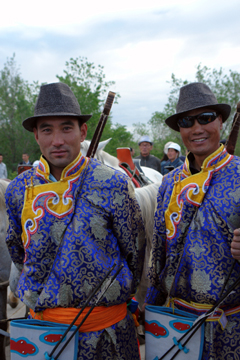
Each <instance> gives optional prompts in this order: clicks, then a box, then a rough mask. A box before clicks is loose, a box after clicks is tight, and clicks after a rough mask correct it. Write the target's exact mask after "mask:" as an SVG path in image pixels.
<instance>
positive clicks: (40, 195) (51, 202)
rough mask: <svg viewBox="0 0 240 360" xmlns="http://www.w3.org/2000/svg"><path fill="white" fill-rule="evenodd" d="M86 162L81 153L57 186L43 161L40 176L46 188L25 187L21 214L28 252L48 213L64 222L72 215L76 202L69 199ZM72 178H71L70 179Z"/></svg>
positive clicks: (65, 171)
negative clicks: (64, 219)
mask: <svg viewBox="0 0 240 360" xmlns="http://www.w3.org/2000/svg"><path fill="white" fill-rule="evenodd" d="M81 161H82V162H83V163H82V166H81V167H80V168H79V169H78V171H77V172H75V173H72V170H73V169H74V168H75V167H77V166H78V165H79V163H80V162H81ZM86 163H87V160H86V159H85V160H84V161H83V157H82V156H81V153H80V154H79V155H78V157H77V158H76V159H75V160H74V161H73V162H72V163H71V164H69V165H68V166H67V167H66V168H65V169H64V171H63V172H62V175H61V179H60V181H58V182H54V183H53V182H52V181H51V180H49V175H50V169H49V166H48V163H47V162H46V160H45V159H44V158H43V157H41V160H40V164H39V167H38V169H37V174H38V176H40V177H41V178H44V179H45V180H46V184H43V185H37V186H33V184H32V182H31V184H30V185H27V184H26V190H25V198H24V206H23V211H22V218H21V223H22V229H23V232H22V242H23V245H24V247H25V248H27V247H28V246H29V242H30V235H33V234H35V233H36V232H37V229H38V223H39V220H40V219H41V218H42V217H43V216H44V212H45V211H47V212H49V213H51V214H52V215H53V216H55V217H57V218H59V219H61V218H63V217H64V216H66V215H68V214H69V213H71V212H72V211H73V207H74V199H73V198H72V195H70V194H71V193H72V192H71V189H72V184H73V183H74V182H75V181H77V180H78V178H79V175H80V174H81V172H82V171H83V169H84V167H85V166H86ZM69 174H71V175H69Z"/></svg>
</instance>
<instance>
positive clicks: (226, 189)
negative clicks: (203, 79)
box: [0, 83, 240, 360]
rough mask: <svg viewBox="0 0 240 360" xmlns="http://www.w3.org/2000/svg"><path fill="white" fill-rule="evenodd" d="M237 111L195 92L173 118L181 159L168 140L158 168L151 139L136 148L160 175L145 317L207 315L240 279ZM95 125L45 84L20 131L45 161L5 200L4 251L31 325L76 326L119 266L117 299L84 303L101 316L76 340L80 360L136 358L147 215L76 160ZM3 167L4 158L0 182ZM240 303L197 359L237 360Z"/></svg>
mask: <svg viewBox="0 0 240 360" xmlns="http://www.w3.org/2000/svg"><path fill="white" fill-rule="evenodd" d="M230 111H231V107H230V106H229V105H228V104H219V103H218V101H217V99H216V97H215V95H214V94H213V93H212V91H211V90H210V89H209V87H208V86H207V85H205V84H202V83H191V84H188V85H186V86H183V87H182V88H181V89H180V93H179V100H178V103H177V106H176V113H175V114H172V116H170V117H168V118H167V119H166V124H167V125H168V126H169V127H170V128H171V129H173V130H175V131H177V132H179V133H180V136H181V138H182V141H183V143H184V146H185V147H186V149H187V155H186V157H184V156H183V155H182V153H181V148H180V146H179V144H177V143H175V142H169V143H167V144H166V145H165V148H164V158H163V159H161V160H160V159H158V158H156V157H155V156H153V155H151V154H150V152H151V150H152V147H153V142H152V141H151V139H150V138H149V136H147V135H145V136H142V137H141V139H140V140H139V143H138V145H139V150H140V155H139V156H137V157H136V158H137V159H139V160H140V163H141V166H146V167H151V168H153V169H155V170H157V171H158V172H160V173H161V174H162V175H163V180H162V184H161V185H160V187H159V191H158V196H157V201H156V212H155V219H154V231H153V233H154V235H153V249H152V258H151V264H150V267H149V279H150V286H149V288H148V291H147V294H146V300H145V304H144V306H143V309H141V310H142V311H143V312H144V308H145V306H146V305H154V306H163V305H165V306H174V307H176V308H178V309H180V310H183V309H184V310H185V311H186V309H187V311H188V312H189V313H191V314H195V315H201V314H202V313H203V311H207V310H208V309H210V308H211V307H212V305H214V304H215V303H216V302H217V301H218V300H219V298H220V297H221V296H222V293H223V292H224V291H225V289H227V288H228V287H229V283H230V284H232V283H233V282H234V281H235V280H236V279H237V278H238V274H239V272H240V264H239V263H238V261H234V259H235V260H240V229H239V224H240V206H239V204H240V191H239V189H240V177H239V173H240V159H239V157H237V156H233V155H230V154H229V153H228V152H227V151H226V148H225V146H224V145H223V144H221V143H220V134H221V129H222V126H223V123H224V122H225V121H226V120H227V119H228V117H229V114H230ZM90 118H91V115H83V114H81V110H80V106H79V104H78V102H77V99H76V98H75V96H74V94H73V93H72V91H71V89H70V88H69V87H68V86H67V85H66V84H63V83H53V84H47V85H43V86H41V88H40V93H39V96H38V99H37V102H36V106H35V110H34V115H33V116H32V117H30V118H27V119H25V120H24V121H23V127H24V128H25V129H26V130H27V131H30V132H32V133H33V134H34V137H35V140H36V142H37V143H38V145H39V147H40V150H41V153H42V156H41V158H40V163H39V164H38V166H37V167H32V168H31V169H30V170H28V171H25V172H23V173H22V174H20V175H19V176H18V177H17V178H16V179H14V180H13V181H12V182H11V183H10V184H9V186H8V188H7V191H6V206H7V213H8V217H9V229H8V232H7V240H6V242H7V246H8V249H9V252H10V255H11V258H12V260H13V262H14V263H15V265H16V266H17V268H18V269H19V271H20V273H21V275H20V279H19V281H18V285H17V289H16V294H17V295H18V297H19V298H20V299H21V300H22V301H23V302H24V303H25V304H26V305H27V306H28V307H29V308H30V315H29V317H30V318H34V319H41V320H47V321H53V322H58V323H65V324H69V323H71V322H72V320H73V318H74V317H75V316H76V314H77V313H78V311H79V310H80V309H81V308H82V307H83V306H84V304H85V302H86V299H87V298H88V297H89V294H90V293H91V292H92V291H93V290H94V289H95V287H96V286H97V284H98V282H99V281H100V280H101V279H103V278H104V276H105V274H106V273H107V271H108V270H109V269H110V268H111V267H113V265H115V268H114V269H113V270H112V275H114V274H115V273H116V272H117V270H118V269H119V270H121V271H120V272H119V274H118V275H117V277H116V279H115V281H114V282H113V284H112V286H111V287H110V291H108V292H106V294H105V295H103V297H102V298H101V300H100V302H97V298H98V296H97V295H95V296H93V298H92V300H91V302H90V303H89V306H91V305H93V304H96V306H95V307H94V310H93V312H92V313H91V314H90V315H89V317H88V318H87V320H86V322H85V323H84V326H83V328H81V330H80V331H79V333H78V360H87V359H96V360H97V359H98V360H99V359H100V360H101V359H102V360H108V359H109V360H110V359H111V360H117V359H121V360H139V359H140V355H139V349H138V342H137V335H136V327H135V323H134V320H133V316H132V315H131V312H130V311H129V306H128V305H129V304H130V303H131V299H132V298H133V296H134V294H135V293H136V292H137V288H138V285H139V282H140V279H141V275H142V269H143V261H144V251H145V230H144V225H143V221H142V215H141V211H140V208H139V205H138V203H137V201H136V198H135V195H134V189H133V187H132V184H131V182H130V179H129V178H128V177H127V176H125V175H124V174H122V173H120V172H118V171H117V170H114V169H112V168H110V167H107V166H105V165H103V164H102V163H100V162H99V161H97V160H94V159H88V158H86V157H84V156H82V155H81V152H80V143H81V142H82V141H84V139H85V138H86V136H87V122H88V121H90ZM26 160H28V161H29V159H25V160H24V159H23V161H26ZM1 164H2V159H1V156H0V171H1V173H2V171H4V167H1ZM2 169H3V170H2ZM35 209H41V216H39V213H38V212H37V213H36V210H35ZM33 225H34V226H33ZM230 271H231V274H230ZM229 274H230V275H229ZM229 276H230V281H229V282H227V281H226V279H228V278H229ZM239 303H240V287H239V285H238V286H237V287H236V288H235V289H234V292H231V294H230V295H229V296H228V297H227V298H226V299H224V300H223V302H222V303H220V304H219V306H218V308H219V309H218V310H219V311H218V313H217V314H216V316H215V317H213V319H211V321H208V320H207V321H206V325H205V330H204V344H203V352H202V355H201V359H202V360H207V359H211V360H213V359H216V360H221V359H222V360H225V359H236V357H235V355H236V356H237V357H238V356H239V354H240V343H239V331H240V307H239ZM88 310H89V307H87V308H86V309H85V312H84V314H85V313H86V312H87V311H88ZM223 317H224V319H225V321H224V325H223V324H222V321H221V320H222V319H223ZM198 359H199V357H198Z"/></svg>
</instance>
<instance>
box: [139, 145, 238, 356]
mask: <svg viewBox="0 0 240 360" xmlns="http://www.w3.org/2000/svg"><path fill="white" fill-rule="evenodd" d="M199 179H200V181H199ZM201 179H202V180H201ZM174 185H175V186H174ZM174 191H175V192H174ZM173 192H174V193H173ZM170 204H171V206H170ZM239 227H240V158H239V157H237V156H230V155H229V154H228V153H227V152H226V150H225V149H224V148H223V146H221V147H220V148H219V149H218V150H217V151H216V152H215V153H213V154H211V155H210V156H209V157H208V158H207V159H205V161H204V163H203V166H202V170H201V171H200V172H199V173H198V174H193V175H192V174H191V172H190V170H189V161H188V159H186V161H185V163H184V164H183V165H182V166H180V167H178V168H177V169H175V170H173V171H172V172H170V173H169V174H167V175H166V176H164V178H163V182H162V184H161V186H160V189H159V192H158V197H157V208H156V213H155V222H154V237H153V254H152V265H151V268H150V272H149V277H150V281H151V286H150V288H149V289H148V291H147V296H146V299H145V301H146V303H148V304H152V305H164V304H165V302H166V300H167V298H168V295H169V293H170V299H172V301H174V300H175V306H176V307H178V308H179V309H181V310H186V308H185V307H184V306H179V305H176V304H177V301H176V300H178V299H180V300H183V301H184V302H187V303H188V304H189V303H191V302H192V303H197V304H200V307H201V304H202V306H203V305H204V304H207V305H213V304H215V303H216V301H217V300H218V299H219V297H220V293H221V290H222V287H223V284H224V282H225V279H226V278H227V276H228V274H229V270H230V267H231V265H232V263H233V261H234V259H233V258H232V255H231V250H230V245H231V242H232V238H233V230H234V229H235V228H239ZM239 274H240V264H239V263H238V262H236V264H235V266H234V269H233V272H232V274H231V277H230V280H229V282H228V283H227V286H226V288H229V286H230V285H232V284H233V282H234V280H236V278H237V277H238V275H239ZM239 305H240V287H239V286H238V287H237V288H236V289H235V292H233V293H231V294H230V295H229V296H228V298H227V299H225V300H224V302H223V303H222V304H221V308H222V309H223V310H224V312H225V315H227V320H228V322H227V325H226V327H225V329H224V330H222V328H221V326H220V324H219V322H218V321H209V322H206V323H205V337H204V348H203V355H202V359H204V360H207V359H211V360H213V359H216V360H220V359H222V360H225V359H239V358H240V312H239V311H240V307H239ZM195 309H196V308H195ZM195 309H193V310H191V311H192V312H193V313H195V314H197V315H200V314H201V313H200V312H198V311H197V310H195Z"/></svg>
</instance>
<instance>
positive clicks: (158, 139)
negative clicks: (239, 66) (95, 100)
mask: <svg viewBox="0 0 240 360" xmlns="http://www.w3.org/2000/svg"><path fill="white" fill-rule="evenodd" d="M193 81H197V82H203V83H205V84H207V85H208V86H209V87H210V89H211V90H212V91H213V93H214V94H215V96H216V98H217V100H218V102H219V103H226V104H229V105H231V107H232V111H231V114H230V116H229V119H228V120H227V121H226V122H225V123H224V124H223V130H222V138H227V137H228V135H229V132H230V130H231V126H232V120H233V116H234V113H235V112H236V105H237V103H238V101H239V100H240V73H238V72H236V71H232V70H229V74H225V73H224V72H223V69H222V68H220V69H219V70H217V69H211V68H208V67H207V66H201V64H199V65H198V66H197V71H196V74H195V79H194V80H193ZM189 82H192V81H188V80H182V79H178V78H177V77H176V76H175V75H174V74H172V76H171V81H169V83H170V87H171V90H170V93H169V97H168V102H167V104H166V105H165V106H164V109H163V111H162V112H159V111H156V112H155V113H153V114H152V117H151V119H150V120H149V121H148V123H147V127H148V128H150V130H149V132H150V134H151V136H152V138H153V140H154V142H155V143H156V144H157V146H156V148H155V150H154V152H153V153H154V154H155V155H156V156H159V157H161V156H162V155H163V148H164V144H165V143H166V142H168V141H174V142H177V143H179V145H180V146H181V148H182V152H184V151H183V150H184V144H183V143H182V139H181V136H180V134H179V133H177V132H176V131H173V130H171V129H170V128H169V127H168V126H167V125H166V124H165V119H166V118H167V117H169V116H170V115H172V114H174V113H175V111H176V104H177V101H178V96H179V90H180V88H181V87H182V86H184V85H187V84H188V83H189ZM134 126H135V131H138V130H137V124H134ZM140 129H141V127H140ZM235 154H236V155H240V144H237V146H236V149H235Z"/></svg>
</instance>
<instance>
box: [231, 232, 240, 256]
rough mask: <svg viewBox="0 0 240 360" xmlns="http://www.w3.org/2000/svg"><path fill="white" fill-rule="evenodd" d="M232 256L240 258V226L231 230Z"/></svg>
mask: <svg viewBox="0 0 240 360" xmlns="http://www.w3.org/2000/svg"><path fill="white" fill-rule="evenodd" d="M231 253H232V257H233V258H234V259H236V260H240V228H239V229H235V230H234V232H233V240H232V243H231Z"/></svg>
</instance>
